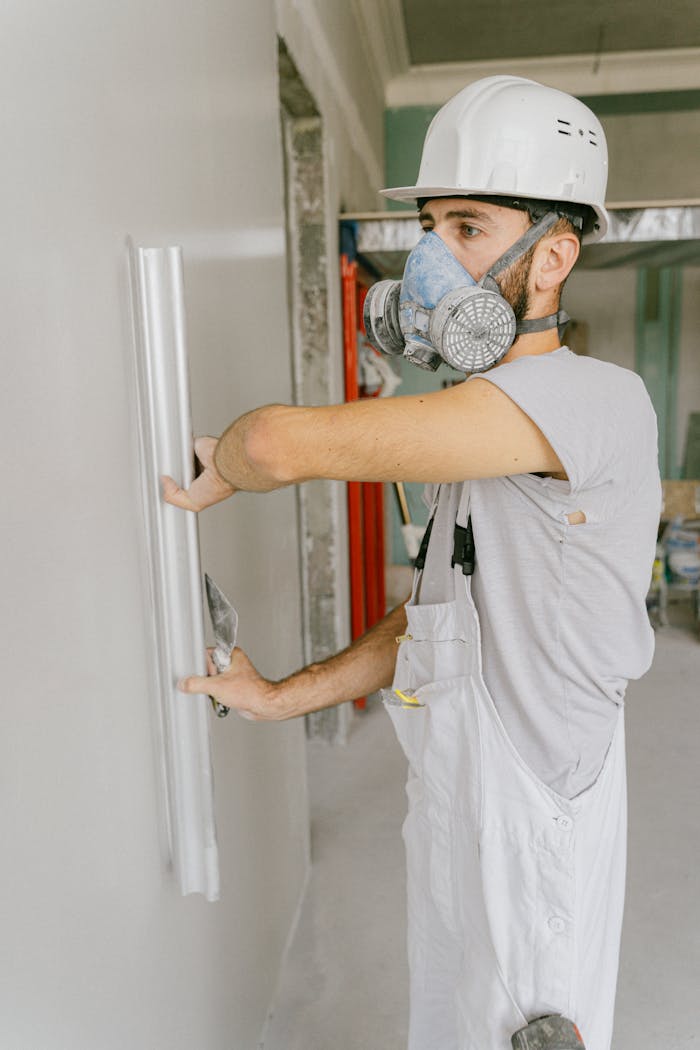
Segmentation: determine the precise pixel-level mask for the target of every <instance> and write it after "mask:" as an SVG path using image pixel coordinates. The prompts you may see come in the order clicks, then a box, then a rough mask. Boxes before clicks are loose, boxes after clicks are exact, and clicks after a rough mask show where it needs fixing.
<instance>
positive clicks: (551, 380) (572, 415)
mask: <svg viewBox="0 0 700 1050" xmlns="http://www.w3.org/2000/svg"><path fill="white" fill-rule="evenodd" d="M476 378H480V379H486V380H488V381H489V382H490V383H493V384H494V385H495V386H497V387H499V388H500V389H501V390H502V391H503V392H504V393H505V394H507V395H508V397H510V398H511V400H513V401H514V402H515V403H516V405H518V407H519V408H521V409H522V410H523V412H525V413H526V414H527V415H528V416H529V417H530V419H532V421H533V422H534V423H535V424H536V425H537V426H538V427H539V429H540V430H541V431H542V433H543V434H544V436H545V437H546V438H547V441H548V442H549V444H550V445H551V446H552V448H553V449H554V451H555V452H556V454H557V456H558V458H559V461H560V463H561V464H562V466H563V468H564V470H565V472H566V475H567V477H568V479H569V486H570V494H572V495H573V494H574V493H578V492H582V491H585V490H587V489H591V488H594V487H595V486H597V485H602V484H606V483H608V482H614V481H619V480H621V479H622V478H624V480H625V482H626V483H627V484H630V482H632V481H633V478H632V476H631V474H633V473H634V470H635V466H634V461H635V455H634V448H635V442H641V443H643V444H647V443H648V442H649V440H650V439H651V436H652V432H653V436H654V439H655V418H654V415H653V410H652V409H651V404H650V402H649V397H648V395H647V393H646V390H645V388H644V385H643V383H642V381H641V379H640V378H639V376H637V375H635V374H634V373H633V372H630V371H628V370H627V369H624V368H620V367H618V366H616V365H612V364H610V363H608V362H603V361H598V360H596V359H593V358H580V357H577V355H575V354H573V353H572V352H571V351H569V350H565V349H563V350H560V351H557V352H555V353H554V354H543V355H540V356H526V357H521V358H517V359H516V360H515V361H510V362H508V364H505V365H500V366H498V367H496V368H493V369H491V370H490V371H488V372H484V373H479V375H478V377H477V375H476V374H475V375H473V376H471V377H470V380H473V379H476Z"/></svg>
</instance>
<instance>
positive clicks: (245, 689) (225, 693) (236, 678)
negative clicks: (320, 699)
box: [177, 649, 296, 722]
mask: <svg viewBox="0 0 700 1050" xmlns="http://www.w3.org/2000/svg"><path fill="white" fill-rule="evenodd" d="M211 652H212V650H211V649H209V650H207V668H208V670H209V676H208V677H207V678H198V677H191V678H183V679H181V680H180V681H179V682H178V683H177V687H178V689H179V690H180V692H181V693H204V694H206V695H207V696H213V697H214V699H215V700H218V701H219V703H220V704H223V705H224V706H225V707H232V708H233V709H234V710H235V711H237V712H238V714H239V715H241V716H242V717H243V718H249V719H251V720H252V721H255V722H258V721H260V722H263V721H264V722H270V721H277V720H279V719H282V718H289V717H290V716H291V715H292V714H296V712H286V711H285V710H284V709H283V707H282V705H281V703H280V702H279V697H278V693H279V691H278V688H277V683H276V682H270V681H268V679H267V678H263V677H262V675H261V674H259V673H258V672H257V671H256V669H255V668H254V667H253V665H252V663H251V662H250V660H249V659H248V657H247V656H246V654H245V653H244V652H243V650H242V649H234V650H233V653H232V654H231V666H230V667H229V668H228V670H227V671H222V672H221V673H220V674H218V673H217V670H216V667H215V666H214V663H213V661H212V659H211Z"/></svg>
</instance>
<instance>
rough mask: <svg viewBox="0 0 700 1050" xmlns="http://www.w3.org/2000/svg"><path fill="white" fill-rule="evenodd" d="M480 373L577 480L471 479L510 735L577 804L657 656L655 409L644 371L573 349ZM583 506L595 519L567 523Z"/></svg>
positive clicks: (480, 587) (476, 591)
mask: <svg viewBox="0 0 700 1050" xmlns="http://www.w3.org/2000/svg"><path fill="white" fill-rule="evenodd" d="M477 380H480V381H483V380H488V381H489V382H491V383H493V384H494V385H495V386H498V387H500V389H501V390H503V391H504V393H506V394H507V395H508V396H509V397H510V398H512V400H513V401H514V402H515V403H516V404H517V405H519V406H520V408H522V409H523V411H524V412H526V413H527V415H528V416H529V417H530V418H531V419H532V420H533V421H534V422H535V423H536V424H537V426H538V427H539V429H540V430H541V431H542V433H543V434H544V435H545V437H546V438H547V440H548V441H549V443H550V445H551V446H552V448H553V449H554V451H555V452H556V453H557V455H558V457H559V460H560V462H561V463H562V465H563V467H564V470H565V472H566V474H567V476H568V479H569V480H568V481H561V480H557V479H554V478H549V477H544V478H542V477H539V476H537V475H534V474H518V475H511V476H508V477H500V478H484V479H477V480H473V481H472V482H471V515H472V525H473V529H474V542H475V546H476V570H475V573H474V576H473V577H472V595H473V598H474V602H475V604H476V607H477V610H478V612H479V619H480V622H481V632H482V655H483V667H484V679H485V682H486V685H487V687H488V689H489V692H490V693H491V696H492V698H493V700H494V703H495V705H496V708H497V710H498V712H499V715H500V717H501V720H502V721H503V723H504V726H505V728H506V731H507V732H508V734H509V736H510V738H511V740H512V741H513V743H514V745H515V747H516V748H517V750H518V751H519V753H520V755H521V756H522V758H523V760H524V761H525V762H526V763H527V764H528V765H529V766H530V768H531V769H532V770H533V771H534V772H535V773H536V775H537V776H539V777H540V779H542V780H543V781H544V782H545V783H546V784H548V785H549V786H550V787H551V788H553V789H554V790H555V791H557V792H558V793H559V794H561V795H564V796H565V797H567V798H573V797H574V796H575V795H577V794H578V793H579V792H581V791H583V790H584V789H585V788H586V787H588V786H589V785H590V784H591V783H592V782H593V781H594V780H595V778H596V775H597V774H598V772H599V770H600V767H601V765H602V763H603V759H604V758H605V754H606V751H607V749H608V746H609V743H610V740H611V737H612V732H613V729H614V726H615V722H616V717H617V708H618V705H619V704H621V703H622V702H623V698H624V695H625V689H626V686H627V681H628V680H629V679H631V678H639V677H640V676H641V675H643V674H644V673H645V671H647V670H648V668H649V666H650V664H651V660H652V656H653V652H654V633H653V630H652V628H651V626H650V623H649V617H648V615H647V611H646V603H645V597H646V593H647V590H648V587H649V582H650V577H651V567H652V563H653V560H654V553H655V545H656V536H657V530H658V523H659V515H660V510H661V483H660V479H659V469H658V453H657V429H656V416H655V413H654V409H653V407H652V405H651V401H650V399H649V395H648V394H647V391H646V388H645V386H644V384H643V382H642V380H641V379H640V377H639V376H638V375H636V374H635V373H634V372H630V371H629V370H627V369H625V368H620V367H619V366H617V365H613V364H610V363H608V362H604V361H598V360H596V359H594V358H588V357H579V356H577V355H576V354H573V353H572V352H571V351H570V350H568V349H567V348H566V347H561V348H560V349H558V350H555V351H553V352H551V353H548V354H542V355H538V356H526V357H522V358H518V359H517V360H515V361H512V362H509V363H508V364H504V365H499V366H497V367H496V368H493V369H491V370H490V371H488V372H486V373H481V374H480V375H479V376H478V377H477V376H476V375H475V376H472V377H470V379H469V380H468V382H471V381H477ZM576 511H583V512H584V514H585V516H586V521H585V524H577V525H573V524H569V522H568V521H567V515H570V514H572V513H574V512H576ZM431 545H432V544H431ZM422 600H424V601H425V600H428V599H426V597H425V595H423V596H422ZM430 600H433V601H435V600H438V599H437V597H436V596H435V595H433V597H432V598H431V599H430Z"/></svg>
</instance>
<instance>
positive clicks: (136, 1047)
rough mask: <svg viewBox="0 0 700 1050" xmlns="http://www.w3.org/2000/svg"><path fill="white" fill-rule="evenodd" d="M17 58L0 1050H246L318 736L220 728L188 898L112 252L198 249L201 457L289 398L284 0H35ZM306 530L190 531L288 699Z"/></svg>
mask: <svg viewBox="0 0 700 1050" xmlns="http://www.w3.org/2000/svg"><path fill="white" fill-rule="evenodd" d="M242 7H243V8H244V10H243V11H242V10H241V8H242ZM0 48H1V49H2V60H1V61H0V78H1V79H2V86H3V88H2V90H3V95H4V97H5V98H6V99H12V105H11V106H9V107H6V108H5V109H4V114H3V117H2V129H3V143H4V147H3V154H4V159H3V165H2V176H1V179H2V188H3V200H4V202H5V209H4V211H5V215H4V220H3V254H2V260H1V261H0V274H1V277H2V285H3V295H2V300H3V320H2V324H3V338H2V343H3V349H4V361H5V370H4V376H3V383H2V393H3V398H2V400H3V405H2V412H1V417H2V424H3V448H4V450H5V496H6V499H5V500H4V509H3V544H2V569H1V574H2V580H3V588H2V600H3V616H2V624H3V642H4V644H3V656H2V677H3V682H4V688H3V709H2V719H1V727H0V770H2V793H3V806H2V824H1V834H2V843H3V865H2V894H1V900H2V918H1V924H2V931H3V934H2V936H3V951H2V964H1V966H0V1016H2V1036H1V1037H0V1044H2V1046H3V1047H7V1048H8V1050H9V1048H11V1050H68V1048H70V1050H96V1048H99V1050H124V1048H126V1047H128V1048H130V1050H195V1048H196V1050H205V1048H206V1050H231V1048H232V1047H240V1048H244V1047H245V1048H250V1050H252V1048H253V1047H255V1046H257V1043H258V1038H259V1035H260V1031H261V1028H262V1025H263V1022H264V1018H265V1015H266V1011H267V1008H268V1004H269V1002H270V999H271V997H272V995H273V990H274V985H275V981H276V977H277V972H278V968H279V963H280V957H281V954H282V951H283V948H284V945H285V942H286V939H287V937H288V934H289V931H290V927H291V925H292V922H293V919H294V915H295V911H296V908H297V903H298V901H299V898H300V894H301V891H302V887H303V884H304V879H305V875H306V871H307V863H308V817H307V812H308V811H307V797H306V782H305V741H304V729H303V724H302V723H301V722H300V721H298V722H293V723H285V724H280V725H274V726H271V725H263V724H251V723H247V722H244V721H242V720H238V719H236V718H235V717H229V718H228V719H226V720H225V721H223V722H220V723H216V722H215V724H214V725H213V733H214V773H215V789H216V800H217V822H218V832H219V845H220V855H221V873H222V900H221V902H220V903H218V904H214V905H212V904H206V903H205V902H204V901H203V900H202V899H200V898H195V897H190V898H186V899H183V898H181V897H180V896H179V894H178V892H177V890H176V887H175V884H174V882H173V880H172V878H171V876H170V875H169V873H168V872H167V871H166V870H165V869H164V866H163V862H162V857H161V852H160V838H161V836H160V827H159V813H158V807H157V764H156V761H155V756H154V744H153V735H152V724H151V723H152V718H151V711H150V704H151V697H150V696H149V695H148V683H149V681H150V674H149V662H150V660H151V659H152V654H150V653H149V652H148V651H147V649H146V639H147V637H148V631H147V629H146V622H145V615H144V601H143V586H144V580H143V578H142V575H141V562H140V558H139V547H140V543H141V530H142V524H141V515H140V507H139V499H140V489H139V482H138V464H137V460H136V456H135V443H134V441H133V426H134V418H133V411H132V409H133V406H132V404H131V402H130V386H129V370H130V354H131V345H130V341H131V331H130V319H129V305H128V295H127V277H126V258H125V248H124V241H125V237H126V235H127V234H131V235H132V236H133V238H134V240H135V241H136V243H137V244H142V245H151V246H159V245H169V244H181V245H182V247H183V251H184V259H185V285H186V304H187V313H188V326H189V349H190V359H191V368H192V388H193V410H194V422H195V428H196V430H197V431H198V432H200V433H201V432H205V433H207V432H208V433H214V434H215V433H218V432H220V431H221V429H222V428H223V427H224V426H225V425H226V424H227V423H228V422H229V421H230V420H231V419H232V418H234V417H235V416H236V415H237V414H239V413H241V412H242V411H244V410H246V409H248V408H250V407H252V406H254V405H256V404H259V403H262V402H269V401H274V400H278V401H289V400H291V368H290V361H289V331H288V324H287V309H286V265H285V257H284V216H283V201H282V158H281V146H280V132H279V99H278V90H277V38H276V25H275V17H274V11H273V6H272V0H270V2H266V0H256V2H255V3H253V2H247V3H245V4H244V5H241V4H231V3H229V2H228V0H203V2H201V3H198V4H194V5H193V4H191V3H187V2H184V0H170V2H169V3H164V2H162V0H124V2H122V3H121V4H108V5H105V4H94V3H90V2H88V0H74V2H73V3H70V4H65V3H59V4H54V5H46V4H43V3H39V2H37V0H26V2H23V3H22V4H13V5H11V6H10V7H9V8H7V9H6V11H5V17H4V19H3V33H2V38H1V40H0ZM261 319H262V320H263V322H264V323H263V324H262V325H261ZM295 521H296V517H295V505H294V493H293V491H292V490H287V491H282V492H280V493H278V494H274V495H271V496H269V497H267V496H266V497H259V496H246V495H243V496H239V497H236V498H235V499H234V500H232V501H230V502H229V503H227V504H225V505H221V506H219V507H217V508H214V509H212V510H211V511H210V512H208V513H206V514H204V515H202V519H201V539H202V551H203V561H204V566H205V567H206V568H207V569H208V570H209V571H210V572H212V574H213V575H214V576H215V578H216V579H217V580H218V581H219V583H220V584H221V585H222V587H223V588H224V589H225V590H226V591H227V592H228V593H229V594H230V595H231V597H232V598H233V599H234V601H235V603H236V605H237V607H238V610H239V613H240V617H241V632H240V640H241V644H242V645H243V646H244V647H245V648H246V649H247V650H248V651H249V652H250V655H251V657H252V658H253V660H254V661H255V662H256V663H257V664H258V666H259V667H260V669H261V670H262V671H263V672H264V673H266V674H268V675H271V676H277V675H282V674H284V673H285V672H287V671H288V670H290V669H292V668H293V667H295V666H298V664H299V663H300V661H301V658H302V645H301V631H300V619H299V590H300V588H299V561H298V537H297V530H296V526H295ZM188 702H191V701H190V700H188V699H187V698H184V697H183V703H188Z"/></svg>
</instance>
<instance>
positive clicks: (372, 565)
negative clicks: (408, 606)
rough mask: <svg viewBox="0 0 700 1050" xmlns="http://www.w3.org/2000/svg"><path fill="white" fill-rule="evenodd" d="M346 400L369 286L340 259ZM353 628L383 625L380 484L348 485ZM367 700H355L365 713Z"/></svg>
mask: <svg viewBox="0 0 700 1050" xmlns="http://www.w3.org/2000/svg"><path fill="white" fill-rule="evenodd" d="M340 263H341V278H342V289H343V349H344V362H345V400H346V401H356V400H358V399H359V398H360V397H362V396H364V395H363V391H362V390H361V388H360V382H359V356H358V342H359V339H360V338H361V337H362V336H363V335H364V328H363V323H362V308H363V305H364V300H365V296H366V294H367V285H366V284H364V282H362V281H361V280H360V278H359V275H358V266H357V262H355V261H351V260H350V259H349V258H348V256H347V255H341V260H340ZM348 535H349V547H350V550H349V556H350V559H349V560H350V623H351V631H352V637H353V640H354V639H355V638H359V636H360V635H361V634H363V633H364V632H365V631H366V630H368V629H369V628H370V627H373V626H374V624H375V623H377V622H378V621H379V620H381V619H382V617H383V616H384V613H385V593H384V490H383V487H382V485H381V483H379V482H358V481H350V482H348ZM365 703H366V701H365V700H364V699H361V700H356V701H355V704H356V706H357V707H364V706H365Z"/></svg>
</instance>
